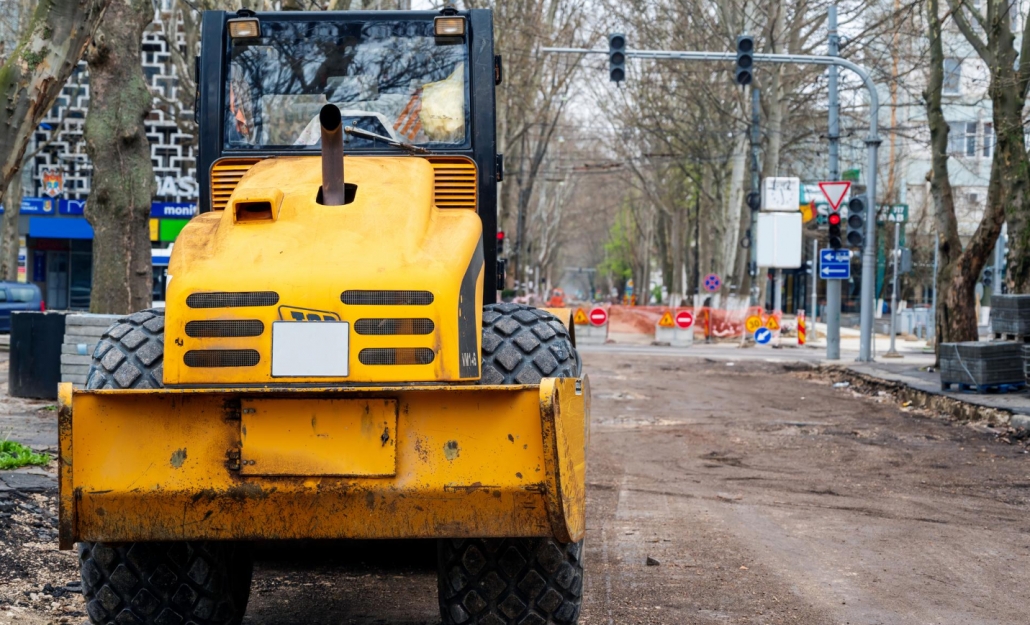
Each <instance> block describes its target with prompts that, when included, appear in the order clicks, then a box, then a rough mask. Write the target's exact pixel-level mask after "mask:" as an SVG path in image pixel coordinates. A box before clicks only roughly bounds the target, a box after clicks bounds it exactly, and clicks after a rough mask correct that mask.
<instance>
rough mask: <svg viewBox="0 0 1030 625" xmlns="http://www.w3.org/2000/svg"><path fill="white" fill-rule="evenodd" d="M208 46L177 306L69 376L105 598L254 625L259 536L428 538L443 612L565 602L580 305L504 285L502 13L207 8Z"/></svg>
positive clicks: (176, 265) (73, 434) (152, 315)
mask: <svg viewBox="0 0 1030 625" xmlns="http://www.w3.org/2000/svg"><path fill="white" fill-rule="evenodd" d="M201 50H202V51H201V55H200V57H199V58H198V60H197V84H198V85H199V91H198V96H197V121H198V124H199V141H200V156H199V162H198V180H199V183H200V188H201V189H202V197H201V198H200V214H199V215H197V216H196V217H195V218H193V219H192V220H191V221H190V223H189V224H188V225H187V226H186V227H185V229H184V230H183V231H182V233H181V234H180V235H179V237H178V239H177V241H176V244H175V247H174V250H173V251H172V255H171V259H170V261H169V267H168V276H169V278H168V286H167V296H166V308H165V310H164V311H163V312H161V311H155V310H150V311H141V312H138V313H135V314H132V315H130V316H127V317H125V318H124V319H122V320H120V321H119V322H118V323H116V324H115V325H113V326H112V327H111V328H110V329H108V331H107V332H106V334H105V335H104V337H103V339H102V340H101V341H100V342H99V343H98V345H97V347H96V350H95V352H94V353H93V366H92V369H91V371H90V374H89V378H88V382H87V384H86V388H85V389H84V390H73V389H72V388H71V386H69V385H62V386H61V388H60V392H59V395H60V405H59V426H60V427H59V430H60V523H59V538H60V546H61V548H62V549H72V548H74V547H75V545H76V543H77V544H78V553H79V559H80V562H81V569H82V581H83V584H82V587H83V593H84V595H85V599H86V602H87V612H88V614H89V618H90V621H91V622H92V623H98V624H99V623H105V624H106V623H130V622H132V623H148V624H149V623H153V624H158V623H196V624H197V625H206V624H222V623H238V622H240V620H241V619H242V617H243V614H244V611H245V609H246V605H247V598H248V595H249V585H250V577H251V572H252V567H253V556H252V551H251V545H252V544H253V542H255V541H279V540H282V541H286V540H295V539H306V540H309V541H310V540H318V539H407V538H435V539H439V540H438V545H439V548H438V553H439V588H440V597H439V601H440V609H441V618H442V621H443V623H445V624H448V625H450V624H465V623H470V624H473V623H474V624H487V623H518V624H523V623H562V624H570V623H575V622H576V620H577V618H578V614H579V609H580V603H581V596H582V588H583V565H582V539H583V535H584V531H585V527H584V503H585V481H584V470H585V450H586V445H587V442H588V437H589V429H588V428H589V394H590V393H589V386H588V382H587V379H586V377H584V376H583V375H582V373H581V364H580V360H579V356H578V354H577V353H576V350H575V347H574V341H573V336H572V335H571V334H570V329H569V328H570V323H569V321H570V320H569V316H568V311H551V312H548V311H546V310H538V309H534V308H530V307H528V306H522V305H516V304H498V303H495V300H496V291H497V286H498V285H499V284H501V282H500V280H503V276H499V275H498V274H499V273H502V271H503V267H502V266H500V265H498V262H497V258H496V250H495V247H494V246H495V245H496V244H495V237H494V236H493V235H494V232H495V230H496V212H497V211H496V186H497V183H498V181H499V180H500V179H501V176H502V171H501V163H502V161H501V159H500V156H499V155H498V154H497V153H496V139H495V128H494V124H495V122H494V116H495V104H494V89H495V84H498V83H499V82H500V80H501V63H500V59H499V58H497V57H495V56H494V52H493V25H492V15H491V13H490V11H488V10H471V11H464V12H459V11H456V10H454V9H453V8H445V9H444V10H443V11H440V12H430V11H406V12H387V11H383V12H268V13H253V12H250V11H246V10H244V11H239V12H237V13H226V12H220V11H219V12H207V13H205V15H204V18H203V31H202V43H201ZM344 153H346V156H344ZM484 234H485V235H486V236H484ZM555 312H558V314H557V315H556V314H554V313H555Z"/></svg>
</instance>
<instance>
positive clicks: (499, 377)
mask: <svg viewBox="0 0 1030 625" xmlns="http://www.w3.org/2000/svg"><path fill="white" fill-rule="evenodd" d="M581 369H582V365H581V364H580V361H579V354H577V353H576V349H575V348H574V347H573V346H572V338H571V337H570V336H569V331H568V330H567V329H566V328H565V326H564V325H562V322H561V321H559V320H558V318H557V317H555V316H554V315H552V314H551V313H549V312H547V311H544V310H540V309H539V308H533V307H532V306H524V305H522V304H487V305H486V306H484V307H483V372H482V377H481V378H480V384H538V383H539V382H540V380H541V379H542V378H572V377H576V376H578V375H579V374H580V371H581Z"/></svg>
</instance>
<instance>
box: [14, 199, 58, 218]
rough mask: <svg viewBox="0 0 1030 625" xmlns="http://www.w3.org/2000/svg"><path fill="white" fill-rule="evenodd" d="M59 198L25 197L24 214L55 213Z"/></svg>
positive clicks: (23, 203) (22, 203)
mask: <svg viewBox="0 0 1030 625" xmlns="http://www.w3.org/2000/svg"><path fill="white" fill-rule="evenodd" d="M56 208H57V200H53V199H50V198H48V197H23V198H22V199H21V214H22V215H53V214H54V213H55V212H57V211H56V210H55V209H56Z"/></svg>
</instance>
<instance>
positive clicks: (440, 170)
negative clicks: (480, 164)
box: [429, 157, 476, 210]
mask: <svg viewBox="0 0 1030 625" xmlns="http://www.w3.org/2000/svg"><path fill="white" fill-rule="evenodd" d="M429 162H430V163H432V165H433V180H434V185H433V190H434V195H435V197H436V205H437V206H438V207H439V208H467V209H469V210H476V165H475V163H473V162H472V161H471V160H468V159H464V158H453V157H451V158H447V157H435V158H434V157H431V158H430V159H429Z"/></svg>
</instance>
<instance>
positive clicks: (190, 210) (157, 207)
mask: <svg viewBox="0 0 1030 625" xmlns="http://www.w3.org/2000/svg"><path fill="white" fill-rule="evenodd" d="M196 214H197V203H196V202H154V203H152V204H151V205H150V216H151V217H159V218H161V217H163V218H166V219H167V218H171V219H189V218H191V217H193V216H194V215H196Z"/></svg>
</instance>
